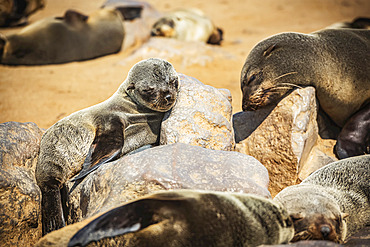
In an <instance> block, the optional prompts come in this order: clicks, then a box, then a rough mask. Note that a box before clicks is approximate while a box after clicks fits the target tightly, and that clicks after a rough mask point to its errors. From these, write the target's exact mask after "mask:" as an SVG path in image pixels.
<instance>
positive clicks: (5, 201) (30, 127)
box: [0, 122, 43, 246]
mask: <svg viewBox="0 0 370 247" xmlns="http://www.w3.org/2000/svg"><path fill="white" fill-rule="evenodd" d="M42 133H43V131H42V130H41V129H40V128H38V127H37V125H36V124H34V123H17V122H7V123H2V124H0V208H1V213H0V239H1V244H0V245H1V246H32V245H33V244H34V243H35V242H36V241H38V239H39V238H40V237H41V235H42V226H41V191H40V189H39V187H38V186H37V183H36V180H35V176H34V169H35V165H36V161H37V156H38V151H39V144H40V140H41V136H42Z"/></svg>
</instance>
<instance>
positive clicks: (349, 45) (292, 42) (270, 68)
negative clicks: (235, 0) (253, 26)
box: [241, 29, 370, 158]
mask: <svg viewBox="0 0 370 247" xmlns="http://www.w3.org/2000/svg"><path fill="white" fill-rule="evenodd" d="M369 54H370V30H362V29H325V30H321V31H318V32H314V33H311V34H301V33H281V34H277V35H274V36H272V37H269V38H267V39H265V40H263V41H261V42H260V43H258V44H257V45H256V46H255V47H254V48H253V49H252V51H251V52H250V54H249V55H248V57H247V59H246V62H245V64H244V66H243V69H242V72H241V89H242V92H243V103H242V104H243V110H244V111H249V110H256V109H258V108H260V107H263V106H266V105H269V104H274V103H277V102H278V101H279V100H280V99H281V98H283V97H284V96H285V95H287V94H288V93H290V92H291V91H292V90H293V89H295V88H299V87H304V86H313V87H315V89H316V93H317V98H318V100H319V103H320V107H321V109H322V110H323V111H324V112H325V113H326V114H327V115H328V116H329V117H330V118H331V119H332V120H333V121H334V122H335V123H336V124H337V125H338V126H340V127H343V126H344V124H345V123H346V122H347V121H348V120H349V119H350V118H351V117H352V116H353V114H355V113H356V112H357V111H359V110H360V109H361V108H363V107H364V106H365V105H366V104H367V103H368V102H369V101H370V70H369V68H370V59H369ZM357 131H359V133H358V134H359V135H366V133H364V131H365V132H366V131H368V129H361V128H359V129H358V130H357ZM353 143H354V142H353ZM361 149H363V150H365V149H366V148H361ZM339 157H340V158H345V156H339Z"/></svg>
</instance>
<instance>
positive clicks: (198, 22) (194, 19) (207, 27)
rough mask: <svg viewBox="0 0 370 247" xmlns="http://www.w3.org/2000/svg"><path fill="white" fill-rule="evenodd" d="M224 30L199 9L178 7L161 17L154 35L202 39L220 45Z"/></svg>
mask: <svg viewBox="0 0 370 247" xmlns="http://www.w3.org/2000/svg"><path fill="white" fill-rule="evenodd" d="M222 35H223V31H222V30H221V29H220V28H217V27H216V26H215V25H214V24H213V23H212V21H211V20H210V19H209V18H208V17H206V16H205V15H204V13H203V12H202V11H200V10H198V9H193V8H189V9H178V10H175V11H172V12H169V13H167V14H166V15H164V16H163V17H162V18H160V19H159V20H158V21H157V22H156V23H155V24H154V25H153V28H152V36H162V37H167V38H175V39H178V40H183V41H202V42H207V43H209V44H217V45H219V44H220V43H221V41H222V39H223V37H222Z"/></svg>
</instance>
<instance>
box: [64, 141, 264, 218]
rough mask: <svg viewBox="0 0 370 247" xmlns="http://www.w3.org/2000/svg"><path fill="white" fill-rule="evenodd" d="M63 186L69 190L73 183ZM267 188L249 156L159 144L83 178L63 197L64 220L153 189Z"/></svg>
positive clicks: (88, 214) (257, 191) (90, 213)
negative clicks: (66, 208)
mask: <svg viewBox="0 0 370 247" xmlns="http://www.w3.org/2000/svg"><path fill="white" fill-rule="evenodd" d="M195 154H196V155H195ZM66 186H67V191H70V190H71V188H72V187H73V186H74V183H73V182H68V183H67V184H66ZM267 186H268V173H267V170H266V168H265V167H263V166H262V165H261V163H260V162H258V161H257V160H256V159H254V158H253V157H250V156H247V155H244V154H241V153H238V152H226V151H218V150H210V149H205V148H201V147H196V146H191V145H187V144H182V143H176V144H172V145H165V146H159V147H155V148H151V149H147V150H144V151H141V152H139V153H136V154H132V155H128V156H125V157H123V158H121V159H119V160H117V161H115V162H111V163H108V164H105V165H103V166H101V167H100V168H99V169H97V170H96V171H95V172H93V173H91V174H90V175H89V176H88V177H86V178H85V179H84V180H83V181H82V182H81V183H80V184H78V185H77V186H76V187H75V188H74V190H73V191H72V192H70V193H69V196H68V203H67V207H68V210H69V216H68V222H69V223H74V222H78V221H81V220H82V219H86V218H88V217H91V216H93V215H95V214H97V213H99V212H102V211H106V210H108V209H110V208H113V207H115V206H118V205H120V204H122V203H124V202H127V201H129V200H132V199H135V198H137V197H139V196H141V195H145V194H148V193H151V192H154V191H158V190H164V189H166V190H168V189H182V188H183V189H203V190H215V191H234V192H245V193H254V194H258V195H261V196H264V197H267V198H269V197H270V193H269V192H268V190H267Z"/></svg>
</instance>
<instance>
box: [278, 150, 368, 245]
mask: <svg viewBox="0 0 370 247" xmlns="http://www.w3.org/2000/svg"><path fill="white" fill-rule="evenodd" d="M369 170H370V155H362V156H356V157H351V158H347V159H343V160H340V161H337V162H333V163H331V164H329V165H326V166H324V167H323V168H321V169H319V170H317V171H315V172H314V173H312V174H311V175H310V176H308V177H307V178H306V179H305V180H303V181H302V183H301V184H299V185H294V186H289V187H287V188H285V189H284V190H282V191H281V192H280V193H279V194H277V195H276V197H275V198H274V201H276V202H279V203H281V204H282V205H283V206H285V208H286V209H287V210H288V213H289V214H290V215H291V217H292V219H293V222H294V227H295V236H294V238H293V241H298V240H312V239H316V240H331V241H334V242H343V241H344V240H345V239H346V237H348V236H350V235H352V234H354V233H356V232H357V231H358V230H360V229H362V228H364V227H365V226H366V225H368V224H370V187H369V181H370V173H369Z"/></svg>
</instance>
